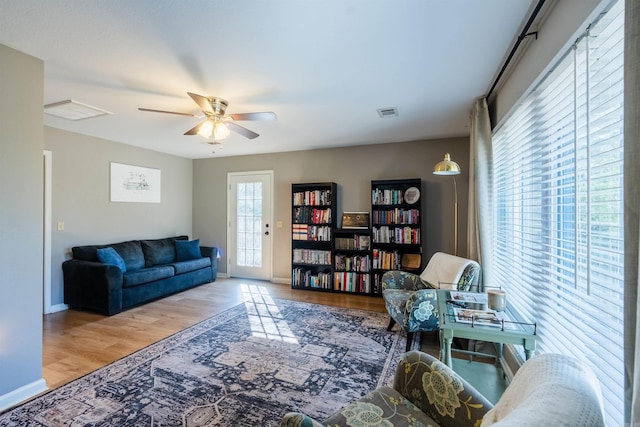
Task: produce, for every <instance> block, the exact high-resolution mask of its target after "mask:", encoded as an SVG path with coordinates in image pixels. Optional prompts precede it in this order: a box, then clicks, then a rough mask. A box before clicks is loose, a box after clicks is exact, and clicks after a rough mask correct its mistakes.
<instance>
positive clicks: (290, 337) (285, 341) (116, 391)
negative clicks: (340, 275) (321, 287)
mask: <svg viewBox="0 0 640 427" xmlns="http://www.w3.org/2000/svg"><path fill="white" fill-rule="evenodd" d="M387 322H388V317H387V315H386V314H383V313H374V312H368V311H361V310H354V309H345V308H337V307H327V306H322V305H316V304H309V303H302V302H295V301H287V300H274V299H271V298H270V297H268V295H262V296H253V297H251V298H249V299H248V301H246V302H245V303H244V304H240V305H238V306H236V307H234V308H232V309H230V310H228V311H226V312H224V313H222V314H219V315H216V316H214V317H212V318H210V319H207V320H205V321H203V322H201V323H199V324H197V325H195V326H193V327H191V328H188V329H186V330H184V331H181V332H179V333H177V334H175V335H173V336H171V337H169V338H166V339H164V340H162V341H160V342H158V343H156V344H153V345H151V346H149V347H147V348H144V349H142V350H140V351H138V352H136V353H134V354H132V355H130V356H127V357H125V358H123V359H121V360H119V361H117V362H115V363H113V364H111V365H108V366H106V367H104V368H102V369H99V370H97V371H95V372H93V373H91V374H89V375H86V376H84V377H82V378H80V379H78V380H76V381H73V382H71V383H69V384H67V385H65V386H62V387H59V388H57V389H55V390H52V391H50V392H49V393H47V394H45V395H43V396H40V397H38V398H36V399H34V400H32V401H29V402H28V403H25V404H23V405H21V406H18V407H17V408H14V409H12V410H10V411H8V412H5V413H3V414H1V415H0V426H21V427H24V426H56V427H57V426H104V427H106V426H141V427H142V426H145V427H147V426H148V427H159V426H163V427H164V426H185V427H186V426H189V427H195V426H279V425H280V420H281V418H282V416H283V415H284V414H285V413H286V412H288V411H301V412H304V413H306V414H308V415H310V416H312V417H314V418H317V419H320V420H322V419H325V418H326V417H328V416H329V415H330V414H331V413H333V412H334V411H336V410H338V409H340V408H342V407H344V406H346V405H347V404H348V403H350V402H352V401H353V400H356V399H358V398H360V397H361V396H363V395H364V394H366V393H367V392H368V391H370V390H373V389H375V388H376V387H378V386H380V385H383V384H391V383H392V381H393V374H394V372H395V367H396V364H397V361H398V359H399V358H400V356H401V355H402V353H403V352H404V347H405V339H404V336H403V335H402V336H401V334H399V333H393V332H388V331H387V330H386V324H387Z"/></svg>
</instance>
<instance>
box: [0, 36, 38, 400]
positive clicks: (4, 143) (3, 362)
mask: <svg viewBox="0 0 640 427" xmlns="http://www.w3.org/2000/svg"><path fill="white" fill-rule="evenodd" d="M43 76H44V64H43V63H42V61H40V60H38V59H36V58H33V57H30V56H28V55H25V54H23V53H20V52H18V51H15V50H13V49H10V48H8V47H6V46H3V45H0V195H1V197H0V410H1V409H3V408H6V407H8V406H10V405H12V404H15V403H17V402H18V401H20V400H22V399H24V398H26V397H29V396H31V395H33V394H34V393H38V392H40V391H42V390H43V389H44V381H43V380H42V260H43V257H42V255H43V247H44V246H43V242H42V230H43V226H42V214H43V203H42V190H43V183H42V178H43V169H42V168H43V161H42V150H43V142H42V140H43V118H42V114H43V113H42V105H43V93H44V92H43V91H44V89H43V88H44V83H43Z"/></svg>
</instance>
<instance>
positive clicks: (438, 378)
mask: <svg viewBox="0 0 640 427" xmlns="http://www.w3.org/2000/svg"><path fill="white" fill-rule="evenodd" d="M393 388H395V389H396V390H397V391H398V392H399V393H400V394H402V395H403V396H404V397H406V398H407V399H409V400H410V401H411V402H412V403H413V404H414V405H416V406H417V407H418V408H420V409H421V410H422V411H423V412H425V413H426V414H427V415H429V416H430V417H431V418H433V419H434V420H435V421H436V422H438V424H439V425H441V426H443V427H454V426H462V427H465V426H469V427H473V426H474V425H480V422H481V420H482V417H483V416H484V414H486V413H487V411H489V410H490V409H491V408H493V405H492V404H491V402H489V401H488V400H487V399H486V398H485V397H484V396H482V395H481V394H480V393H479V392H478V391H477V390H476V389H475V388H474V387H473V386H472V385H471V384H469V383H468V382H466V381H465V380H464V379H463V378H462V377H460V376H459V375H458V374H456V373H455V372H454V371H453V370H452V369H450V368H449V367H448V366H446V365H445V364H444V363H442V362H440V361H439V360H438V359H436V358H435V357H433V356H431V355H429V354H426V353H422V352H420V351H410V352H408V353H405V354H404V355H403V356H402V358H401V359H400V362H399V363H398V368H397V370H396V376H395V379H394V384H393Z"/></svg>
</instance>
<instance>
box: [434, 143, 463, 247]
mask: <svg viewBox="0 0 640 427" xmlns="http://www.w3.org/2000/svg"><path fill="white" fill-rule="evenodd" d="M433 174H434V175H453V197H454V199H453V238H454V239H455V242H454V245H453V248H454V255H455V256H458V184H457V183H456V175H460V165H459V164H457V163H456V162H454V161H452V160H451V155H450V154H449V153H446V154H445V155H444V160H443V161H441V162H438V164H437V165H436V166H435V167H434V168H433Z"/></svg>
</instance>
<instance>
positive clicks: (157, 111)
mask: <svg viewBox="0 0 640 427" xmlns="http://www.w3.org/2000/svg"><path fill="white" fill-rule="evenodd" d="M138 110H140V111H149V112H151V113H167V114H177V115H179V116H189V117H197V118H199V119H201V118H202V116H198V115H196V114H191V113H179V112H177V111H165V110H152V109H151V108H138Z"/></svg>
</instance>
